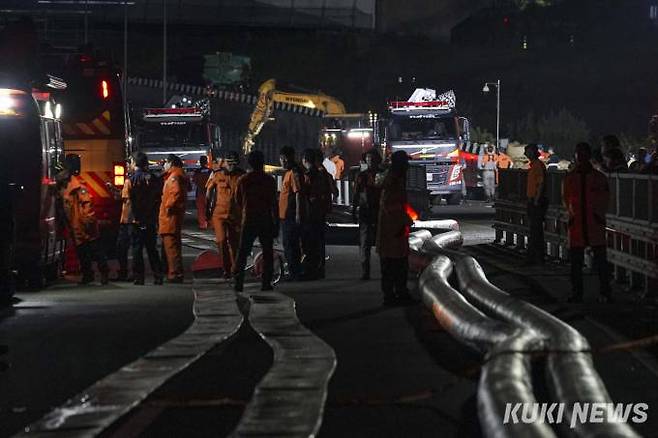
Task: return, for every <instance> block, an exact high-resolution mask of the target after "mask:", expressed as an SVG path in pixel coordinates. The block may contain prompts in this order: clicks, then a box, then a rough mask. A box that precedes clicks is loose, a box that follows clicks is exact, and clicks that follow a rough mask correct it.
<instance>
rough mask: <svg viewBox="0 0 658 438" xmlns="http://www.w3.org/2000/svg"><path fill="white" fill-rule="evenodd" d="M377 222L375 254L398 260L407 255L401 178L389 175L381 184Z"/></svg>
mask: <svg viewBox="0 0 658 438" xmlns="http://www.w3.org/2000/svg"><path fill="white" fill-rule="evenodd" d="M379 202H380V203H379V218H378V221H377V252H378V253H379V256H380V257H387V258H400V257H406V256H407V255H408V254H409V241H408V238H409V226H411V225H412V224H413V221H412V220H411V219H410V218H409V216H408V215H407V210H406V205H407V189H406V184H405V180H404V178H403V177H399V176H397V175H394V174H393V173H390V172H389V174H388V175H386V177H385V178H384V182H383V183H382V193H381V198H380V201H379Z"/></svg>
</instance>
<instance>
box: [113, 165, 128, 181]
mask: <svg viewBox="0 0 658 438" xmlns="http://www.w3.org/2000/svg"><path fill="white" fill-rule="evenodd" d="M125 182H126V166H125V164H123V163H115V164H114V185H115V186H116V187H123V185H124V184H125Z"/></svg>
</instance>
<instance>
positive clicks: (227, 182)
mask: <svg viewBox="0 0 658 438" xmlns="http://www.w3.org/2000/svg"><path fill="white" fill-rule="evenodd" d="M242 175H244V170H242V169H235V170H234V171H233V172H230V173H229V172H228V171H226V170H224V169H222V170H218V171H216V172H214V173H213V174H212V177H211V178H210V179H209V180H208V185H207V188H211V187H215V190H216V193H217V194H216V196H215V209H214V210H213V213H212V216H213V218H215V219H221V220H228V219H231V221H232V222H234V223H236V224H239V223H240V214H239V211H238V210H237V209H236V208H235V206H234V205H233V204H234V200H233V198H234V195H235V190H236V189H237V187H238V180H239V179H240V177H241V176H242Z"/></svg>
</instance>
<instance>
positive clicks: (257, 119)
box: [242, 79, 276, 156]
mask: <svg viewBox="0 0 658 438" xmlns="http://www.w3.org/2000/svg"><path fill="white" fill-rule="evenodd" d="M275 87H276V81H275V80H274V79H270V80H268V81H265V82H263V84H262V85H261V86H260V87H259V88H258V101H257V102H256V107H255V108H254V111H253V112H252V113H251V119H250V120H249V127H248V128H247V135H246V136H245V138H244V142H243V144H242V151H243V153H244V154H245V156H246V155H247V154H248V153H249V152H251V148H252V147H253V146H254V143H255V138H256V136H257V135H258V134H259V133H260V131H261V129H263V126H265V123H267V120H268V119H269V118H270V116H271V115H272V110H273V109H274V100H273V98H272V95H273V94H274V90H275Z"/></svg>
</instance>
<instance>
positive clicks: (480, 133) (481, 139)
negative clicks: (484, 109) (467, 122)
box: [471, 126, 496, 144]
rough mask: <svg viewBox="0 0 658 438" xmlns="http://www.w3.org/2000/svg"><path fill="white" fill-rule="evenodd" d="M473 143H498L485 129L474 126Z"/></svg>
mask: <svg viewBox="0 0 658 438" xmlns="http://www.w3.org/2000/svg"><path fill="white" fill-rule="evenodd" d="M471 142H473V143H494V144H495V143H496V136H495V135H494V134H492V133H491V132H489V131H487V130H486V129H485V128H480V127H479V126H473V127H472V128H471Z"/></svg>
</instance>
